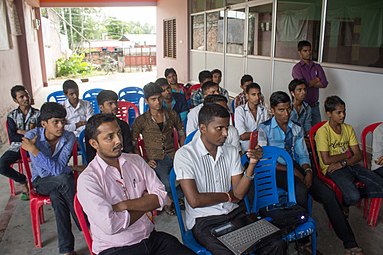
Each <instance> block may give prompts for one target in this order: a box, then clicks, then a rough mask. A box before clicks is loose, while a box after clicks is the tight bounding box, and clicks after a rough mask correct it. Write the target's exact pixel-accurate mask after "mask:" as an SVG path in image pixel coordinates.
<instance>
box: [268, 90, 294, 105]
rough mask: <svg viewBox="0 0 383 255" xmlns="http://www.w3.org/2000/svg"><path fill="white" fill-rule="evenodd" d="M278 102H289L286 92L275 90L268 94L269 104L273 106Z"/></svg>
mask: <svg viewBox="0 0 383 255" xmlns="http://www.w3.org/2000/svg"><path fill="white" fill-rule="evenodd" d="M280 103H291V99H290V97H289V95H287V93H286V92H283V91H276V92H273V94H271V96H270V106H271V107H275V106H277V105H278V104H280Z"/></svg>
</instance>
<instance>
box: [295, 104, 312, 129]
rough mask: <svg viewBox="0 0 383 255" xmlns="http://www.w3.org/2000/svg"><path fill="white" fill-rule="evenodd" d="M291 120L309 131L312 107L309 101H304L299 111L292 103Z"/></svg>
mask: <svg viewBox="0 0 383 255" xmlns="http://www.w3.org/2000/svg"><path fill="white" fill-rule="evenodd" d="M291 109H292V111H291V115H290V120H291V121H293V122H296V123H298V124H299V125H301V127H302V128H303V130H304V131H305V132H309V131H310V129H311V107H310V105H309V104H308V103H306V102H303V103H302V108H301V110H300V112H299V113H298V112H297V110H296V109H295V108H294V106H293V105H291Z"/></svg>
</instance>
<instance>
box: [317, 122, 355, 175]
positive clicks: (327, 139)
mask: <svg viewBox="0 0 383 255" xmlns="http://www.w3.org/2000/svg"><path fill="white" fill-rule="evenodd" d="M315 143H316V147H317V152H318V157H319V163H320V167H321V169H322V172H323V174H326V172H327V168H328V165H326V164H324V163H323V160H322V157H321V155H320V152H321V151H328V152H329V155H330V156H334V155H338V154H341V153H345V152H346V151H347V150H348V149H349V148H350V147H351V146H355V145H358V144H359V143H358V140H357V139H356V135H355V131H354V129H353V128H352V126H351V125H348V124H342V131H341V134H337V133H335V131H334V130H333V129H332V128H331V127H330V124H329V122H328V121H327V122H326V124H324V125H323V126H322V127H321V128H319V129H318V131H317V133H316V135H315Z"/></svg>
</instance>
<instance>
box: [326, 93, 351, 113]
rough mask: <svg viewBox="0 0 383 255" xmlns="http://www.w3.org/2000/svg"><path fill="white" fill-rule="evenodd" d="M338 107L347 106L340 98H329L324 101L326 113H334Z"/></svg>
mask: <svg viewBox="0 0 383 255" xmlns="http://www.w3.org/2000/svg"><path fill="white" fill-rule="evenodd" d="M338 105H343V106H346V103H345V102H344V101H343V100H342V99H341V98H340V97H338V96H329V97H327V98H326V101H324V109H325V110H326V112H330V113H331V112H333V111H335V110H336V107H337V106H338Z"/></svg>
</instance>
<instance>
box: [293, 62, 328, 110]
mask: <svg viewBox="0 0 383 255" xmlns="http://www.w3.org/2000/svg"><path fill="white" fill-rule="evenodd" d="M292 76H293V78H294V79H300V80H301V79H303V80H305V81H306V83H307V84H309V83H310V81H311V80H313V79H315V78H316V77H318V78H319V79H320V81H321V83H322V85H323V87H324V88H326V87H327V85H328V81H327V79H326V74H325V73H324V71H323V68H322V67H321V65H320V64H317V63H314V62H313V61H310V63H309V64H308V65H307V64H306V63H305V62H304V61H303V60H301V61H299V62H298V63H297V64H295V66H294V67H293V71H292ZM318 99H319V89H318V88H312V87H307V96H306V99H305V102H307V103H308V104H309V105H310V106H313V105H315V104H316V103H317V102H318Z"/></svg>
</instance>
